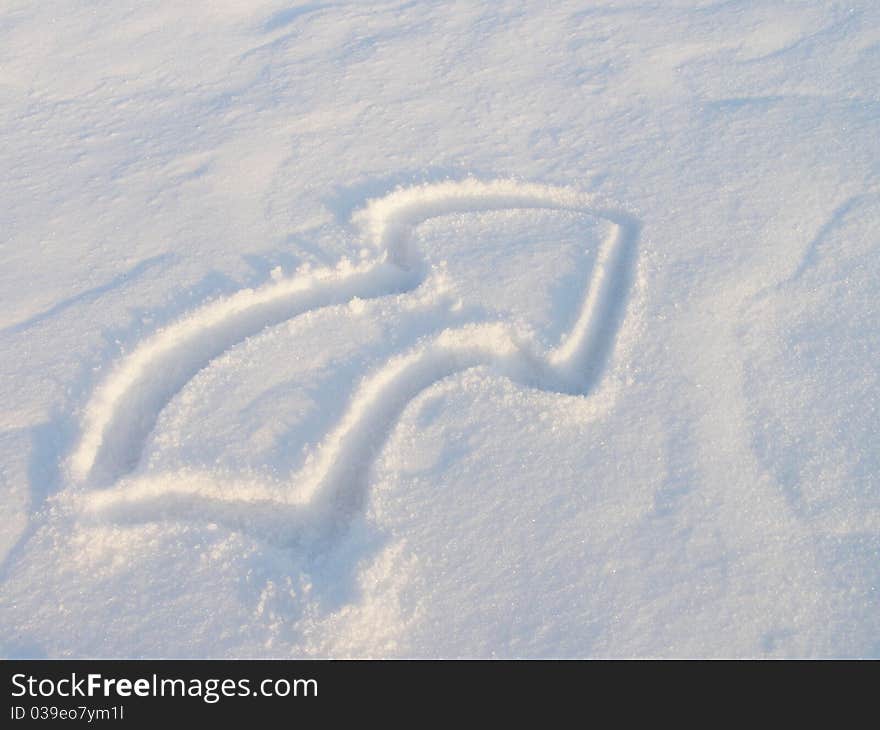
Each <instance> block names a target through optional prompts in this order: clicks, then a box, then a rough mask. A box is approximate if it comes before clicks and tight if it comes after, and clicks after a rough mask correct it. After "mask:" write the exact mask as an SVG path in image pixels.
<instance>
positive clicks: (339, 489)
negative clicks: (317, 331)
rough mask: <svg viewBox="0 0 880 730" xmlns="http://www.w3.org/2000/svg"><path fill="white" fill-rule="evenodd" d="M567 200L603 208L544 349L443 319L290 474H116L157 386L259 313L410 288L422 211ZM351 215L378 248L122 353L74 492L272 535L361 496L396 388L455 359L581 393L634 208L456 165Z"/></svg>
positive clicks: (274, 314)
mask: <svg viewBox="0 0 880 730" xmlns="http://www.w3.org/2000/svg"><path fill="white" fill-rule="evenodd" d="M523 208H532V209H544V210H559V211H570V212H580V213H584V214H588V215H591V216H593V217H596V218H602V219H605V220H607V221H608V222H610V223H611V224H612V226H611V233H610V235H609V236H608V238H607V239H606V240H605V241H604V242H603V244H602V246H601V248H600V250H599V255H598V258H597V262H596V266H595V268H594V271H593V274H592V277H591V280H590V281H589V282H588V283H587V286H586V287H585V292H584V297H583V301H582V303H581V307H580V310H579V312H578V314H577V317H576V318H575V321H574V324H573V325H572V327H571V329H570V330H569V332H568V333H567V334H566V335H565V336H564V337H563V339H562V342H561V344H560V345H559V346H558V347H556V348H555V349H552V350H550V351H549V352H543V353H542V352H537V351H535V350H534V349H533V346H532V345H531V344H530V343H524V342H521V341H519V340H518V339H517V337H516V335H515V333H514V331H513V329H512V327H509V326H507V325H505V324H501V323H497V322H493V323H486V324H470V325H466V326H459V327H451V328H449V329H446V330H444V331H442V332H441V333H440V334H438V335H436V336H434V337H432V338H430V339H428V340H425V341H422V342H420V343H419V344H418V345H416V346H415V347H414V348H412V349H411V350H409V351H407V352H405V353H402V354H399V355H397V356H395V357H392V358H391V359H390V360H389V361H388V362H387V363H386V364H385V365H384V366H382V367H381V368H379V369H378V370H377V371H375V372H374V373H372V374H370V375H368V376H367V377H365V378H364V380H363V381H362V382H361V384H360V385H359V386H358V388H357V389H356V391H355V394H354V396H353V398H352V400H351V403H350V405H349V407H348V410H347V411H346V412H345V414H344V415H343V417H342V419H341V420H340V422H339V423H338V424H337V425H336V427H335V428H333V429H332V430H331V431H330V432H329V433H328V434H327V435H326V436H325V438H324V440H323V441H322V442H321V444H320V447H319V448H318V450H317V452H316V453H315V454H314V456H313V457H312V458H310V459H309V461H308V462H307V463H306V464H305V466H304V467H303V468H302V469H301V470H300V472H298V473H297V474H295V475H294V476H293V477H292V480H291V481H292V483H293V484H294V485H296V489H292V488H290V487H289V486H287V487H283V486H278V485H267V484H261V483H258V482H247V481H234V482H231V481H230V480H229V479H227V478H221V477H218V476H217V475H214V474H211V473H210V472H203V471H198V472H197V471H191V470H186V471H182V472H175V473H164V474H146V475H140V474H139V475H137V476H133V477H126V474H128V473H130V472H131V471H133V470H134V468H135V467H136V466H137V463H138V460H139V459H140V455H141V452H142V450H143V448H144V444H145V442H146V439H147V437H148V436H149V434H150V432H151V430H152V429H153V427H154V425H155V423H156V420H157V418H158V415H159V413H160V412H161V410H162V408H163V407H164V406H165V405H166V404H167V403H168V401H169V400H170V399H171V398H172V397H173V396H174V395H175V394H176V393H177V392H178V391H180V389H181V388H183V387H184V386H185V385H186V383H187V382H188V381H189V380H190V379H191V378H192V377H193V376H194V375H195V374H196V373H197V372H198V371H199V370H200V369H202V368H203V367H205V366H206V365H207V364H208V363H209V362H210V361H211V360H213V359H214V358H216V357H217V356H218V355H220V354H222V353H223V352H225V351H226V350H228V349H229V348H230V347H232V346H234V345H235V344H236V343H238V342H241V341H242V340H244V339H246V338H247V337H249V336H251V335H254V334H256V333H258V332H259V331H261V330H262V329H264V328H265V327H268V326H271V325H273V324H277V323H279V322H282V321H284V320H287V319H290V318H291V317H295V316H297V315H299V314H302V313H304V312H307V311H312V310H315V309H318V308H322V307H327V306H331V305H334V304H341V303H344V302H348V301H350V300H352V299H353V298H355V297H359V298H361V299H368V298H375V297H381V296H387V295H390V294H398V293H403V292H409V291H414V290H416V289H417V288H418V287H419V286H420V285H421V284H422V283H423V282H424V281H425V279H426V277H427V275H428V273H429V266H428V264H427V261H426V259H425V258H424V256H423V254H422V252H421V251H419V250H418V249H417V248H416V246H415V245H414V238H413V235H412V232H413V229H414V227H415V226H417V225H418V224H419V223H422V222H423V221H425V220H427V219H429V218H433V217H436V216H441V215H447V214H450V213H463V212H483V211H491V210H507V209H523ZM353 221H354V222H355V223H357V224H359V225H360V226H361V227H362V229H363V231H364V233H365V235H366V237H367V238H368V240H369V242H370V243H371V244H372V246H373V247H374V250H375V257H374V258H373V259H372V260H370V261H367V262H364V263H361V264H357V265H355V264H351V263H349V262H342V263H341V264H340V265H339V266H337V267H335V268H322V269H316V270H312V271H309V272H301V273H299V274H298V275H296V276H294V277H291V278H288V279H284V280H281V281H278V282H274V283H271V284H268V285H266V286H263V287H260V288H258V289H245V290H242V291H239V292H237V293H236V294H233V295H232V296H230V297H228V298H225V299H222V300H219V301H215V302H212V303H210V304H207V305H205V306H203V307H200V308H198V309H196V310H195V311H193V312H192V313H190V314H189V315H187V316H185V317H184V318H183V319H181V320H179V321H178V322H176V323H174V324H172V325H170V326H168V327H166V328H164V329H162V330H159V331H158V332H156V333H155V334H154V335H152V336H151V337H149V338H148V339H146V340H145V341H144V342H143V343H141V345H139V346H138V347H137V348H136V349H135V350H134V351H133V352H132V353H131V354H130V355H128V356H127V357H125V358H123V359H122V360H121V361H120V362H119V363H118V365H117V366H116V367H115V369H114V370H113V371H112V372H111V373H110V374H109V376H108V377H107V379H106V380H105V381H104V382H103V383H102V384H101V385H100V386H99V387H98V388H97V390H96V391H95V393H94V394H93V396H92V398H91V400H90V401H89V402H88V404H87V406H86V409H85V415H84V420H83V428H82V436H81V438H80V441H79V444H78V446H77V447H76V449H75V450H74V452H73V454H72V456H71V458H70V461H69V464H68V466H69V471H70V474H71V476H72V477H73V479H74V481H76V482H79V483H85V484H89V485H92V486H101V485H107V484H114V483H115V484H114V486H113V487H111V488H108V489H100V490H91V491H83V492H79V493H77V494H76V495H75V497H74V498H75V500H76V501H77V503H78V504H79V506H80V507H81V508H82V510H83V512H84V513H85V514H89V515H92V516H96V517H100V518H105V519H112V520H117V521H123V522H131V521H133V522H142V521H153V520H162V519H172V520H201V521H204V522H213V523H218V524H223V525H226V526H229V527H233V528H235V529H241V530H244V531H247V532H249V533H253V534H255V535H258V536H260V537H261V538H263V539H267V540H271V541H273V542H280V543H282V544H286V543H290V542H295V541H298V540H302V539H304V538H314V537H320V536H323V535H325V534H327V533H328V532H332V531H333V530H334V529H335V528H336V527H337V526H339V525H340V524H344V523H345V522H346V521H347V520H348V519H349V518H350V517H351V516H352V515H353V514H354V513H355V512H356V511H357V510H358V509H359V508H360V507H361V505H362V504H363V501H364V497H365V493H366V489H367V479H368V474H369V471H370V467H371V465H372V462H373V460H374V459H375V457H376V455H377V454H378V452H379V451H380V449H381V447H382V445H383V444H384V443H385V441H386V439H387V438H388V435H389V434H390V432H391V431H392V429H393V427H394V425H395V424H396V423H397V420H398V419H399V417H400V415H401V414H402V412H403V410H404V409H405V408H406V406H407V404H408V403H409V402H410V401H411V400H412V399H413V398H415V397H416V396H417V395H418V394H419V393H420V392H421V391H423V390H424V389H426V388H428V387H429V386H431V385H432V384H433V383H436V382H437V381H439V380H441V379H443V378H445V377H448V376H450V375H452V374H454V373H456V372H460V371H462V370H465V369H468V368H471V367H476V366H489V367H491V368H493V369H494V370H495V371H496V372H498V373H500V374H502V375H504V376H506V377H509V378H510V379H512V380H513V381H515V382H517V383H520V384H522V385H524V386H526V387H532V388H538V389H541V390H545V391H550V392H557V393H565V394H570V395H572V396H581V397H583V396H585V395H587V394H588V393H589V392H590V391H591V389H592V388H593V387H594V385H595V383H596V382H597V381H598V379H599V377H600V375H601V374H602V372H603V369H604V366H605V363H606V361H607V359H608V356H609V354H610V352H611V349H612V347H613V343H614V339H615V336H616V333H617V331H618V329H619V326H620V322H621V319H622V317H623V311H624V308H625V304H626V300H627V298H628V291H629V287H630V280H631V277H632V271H633V265H634V261H635V253H636V245H637V241H638V235H639V228H640V225H639V222H638V220H637V219H636V218H634V217H633V216H632V215H630V214H629V213H627V212H626V211H624V210H622V209H620V208H617V207H614V206H610V205H605V204H602V203H601V201H598V200H597V199H596V198H595V197H594V196H591V195H587V194H584V193H581V192H579V191H576V190H573V189H570V188H563V187H554V186H546V185H537V184H526V183H520V182H516V181H510V180H497V181H492V182H481V181H477V180H473V179H471V180H464V181H459V182H443V183H437V184H427V185H421V186H415V187H411V188H405V189H400V190H397V191H395V192H393V193H391V194H389V195H387V196H385V197H383V198H379V199H376V200H371V201H369V202H368V203H367V205H366V206H365V207H364V208H363V209H362V210H361V211H359V212H357V213H356V214H355V215H354V217H353Z"/></svg>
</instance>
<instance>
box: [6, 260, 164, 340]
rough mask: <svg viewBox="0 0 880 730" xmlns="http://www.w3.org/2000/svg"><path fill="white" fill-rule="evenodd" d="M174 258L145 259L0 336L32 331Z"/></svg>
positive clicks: (29, 318) (9, 327)
mask: <svg viewBox="0 0 880 730" xmlns="http://www.w3.org/2000/svg"><path fill="white" fill-rule="evenodd" d="M173 258H174V254H172V253H163V254H159V255H158V256H152V257H150V258H148V259H144V260H143V261H141V262H140V263H138V264H136V265H135V266H133V267H132V268H130V269H128V270H127V271H123V272H122V273H121V274H118V275H116V276H114V277H113V278H112V279H111V280H110V281H108V282H107V283H105V284H101V285H100V286H96V287H94V288H92V289H87V290H86V291H83V292H80V293H79V294H75V295H74V296H72V297H68V298H67V299H64V300H62V301H60V302H58V303H56V304H53V305H52V306H51V307H49V308H48V309H45V310H43V311H42V312H38V313H37V314H34V315H32V316H31V317H28V318H27V319H25V320H23V321H21V322H17V323H16V324H11V325H8V326H6V327H3V328H2V329H0V335H6V334H17V333H19V332H23V331H25V330H27V329H30V328H31V327H33V326H34V325H37V324H40V323H41V322H45V321H46V320H48V319H51V318H52V317H54V316H56V315H58V314H60V313H61V312H63V311H65V310H66V309H69V308H70V307H73V306H76V305H78V304H86V303H88V302H91V301H94V300H95V299H97V298H98V297H100V296H101V295H103V294H106V293H108V292H110V291H113V290H114V289H118V288H119V287H121V286H124V285H125V284H128V283H130V282H131V281H133V280H134V279H137V278H138V277H140V276H143V275H144V274H145V273H147V272H148V271H150V270H151V269H154V268H157V267H160V266H162V265H163V264H166V263H169V262H170V261H171V260H172V259H173Z"/></svg>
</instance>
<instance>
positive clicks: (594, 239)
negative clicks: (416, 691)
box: [0, 0, 880, 657]
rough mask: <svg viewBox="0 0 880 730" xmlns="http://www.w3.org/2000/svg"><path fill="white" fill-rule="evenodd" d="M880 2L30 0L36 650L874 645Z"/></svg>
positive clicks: (8, 381) (30, 473) (0, 326)
mask: <svg viewBox="0 0 880 730" xmlns="http://www.w3.org/2000/svg"><path fill="white" fill-rule="evenodd" d="M878 79H880V3H877V2H875V1H874V0H851V1H848V2H837V1H832V0H804V1H802V2H798V1H784V0H720V1H706V2H702V1H699V0H674V1H670V2H646V3H633V2H629V1H627V2H616V1H614V0H597V1H596V2H586V1H584V0H581V1H580V2H565V1H560V2H553V3H546V2H537V1H535V2H527V1H525V0H522V1H519V2H476V0H470V1H468V2H439V1H431V0H416V1H414V2H328V3H306V4H302V3H299V4H297V3H294V2H290V0H287V1H280V0H259V1H257V0H248V1H245V0H211V2H207V1H204V2H187V3H180V2H171V0H157V1H156V2H151V3H140V2H133V0H113V1H112V2H110V1H105V2H97V1H92V2H85V1H84V0H79V1H77V0H68V1H66V2H53V3H34V2H28V1H26V0H7V2H5V3H4V4H3V7H2V9H0V164H2V169H3V170H4V174H3V175H2V176H0V231H2V236H0V262H2V267H0V403H2V406H0V557H2V561H0V654H2V655H4V656H48V657H65V656H75V657H81V656H104V657H115V656H210V657H226V656H231V657H257V656H273V657H276V656H277V657H289V656H334V657H335V656H374V657H386V656H418V657H422V656H424V657H430V656H443V657H457V656H467V657H491V656H499V657H510V656H512V657H583V656H597V657H598V656H618V657H629V656H700V657H702V656H784V657H799V656H875V657H876V656H880V455H878V454H880V450H878V434H880V407H878V400H880V396H878V392H880V367H878V362H880V297H878V284H877V282H878V281H880V86H878Z"/></svg>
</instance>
